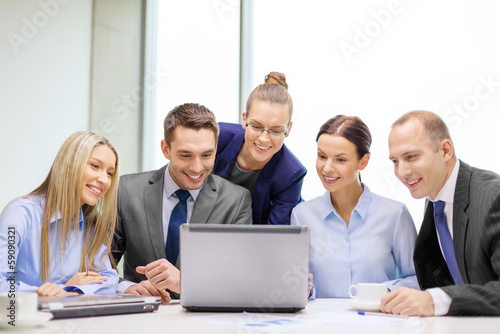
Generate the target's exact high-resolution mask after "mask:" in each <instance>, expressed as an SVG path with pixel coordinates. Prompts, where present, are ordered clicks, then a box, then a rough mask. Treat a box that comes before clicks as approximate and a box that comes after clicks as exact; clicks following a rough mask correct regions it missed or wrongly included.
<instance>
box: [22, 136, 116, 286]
mask: <svg viewBox="0 0 500 334" xmlns="http://www.w3.org/2000/svg"><path fill="white" fill-rule="evenodd" d="M100 145H105V146H107V147H109V148H110V149H111V151H113V153H114V155H115V158H116V163H115V172H114V173H113V176H112V177H111V186H110V188H109V190H108V191H107V192H106V193H105V194H104V195H103V196H102V197H101V198H99V200H98V201H97V204H96V205H95V206H89V205H87V204H84V205H83V206H82V210H83V215H84V219H85V221H86V228H85V231H83V233H85V237H84V240H85V242H84V245H83V249H82V254H81V257H80V271H84V270H85V256H86V255H88V263H89V270H95V269H96V268H95V266H94V259H95V257H96V256H97V254H98V252H99V250H100V249H101V247H102V245H103V244H104V245H106V247H107V254H106V255H107V256H108V258H109V259H110V261H111V263H112V265H113V267H115V268H116V264H115V262H114V260H113V258H112V257H111V256H110V250H111V241H112V239H113V233H114V229H115V221H116V200H117V189H118V152H117V151H116V149H115V147H114V146H113V145H112V144H111V143H110V142H109V141H108V140H107V139H106V138H104V137H103V136H100V135H98V134H95V133H93V132H90V131H81V132H77V133H74V134H73V135H71V136H70V137H69V138H68V139H66V141H65V142H64V144H63V145H62V146H61V148H60V149H59V152H58V153H57V156H56V158H55V159H54V162H53V163H52V167H51V168H50V171H49V174H48V175H47V178H46V179H45V181H43V183H42V184H41V185H40V186H39V187H38V188H36V189H35V190H33V191H32V192H31V193H30V194H29V195H28V196H36V197H42V198H45V208H44V212H43V218H42V233H41V239H42V240H41V269H40V281H42V282H46V281H48V280H49V279H50V247H56V245H49V230H50V221H51V219H52V217H54V216H55V215H57V216H56V217H55V218H56V231H57V229H58V226H57V225H58V224H60V233H59V236H56V244H59V249H60V253H59V256H61V257H64V255H65V253H66V247H68V246H69V239H70V233H71V229H74V230H75V231H76V233H79V232H80V224H79V221H80V203H81V202H80V196H81V192H82V189H81V188H82V185H81V180H82V177H83V171H84V169H85V167H86V165H87V163H88V160H89V158H90V155H91V153H92V150H93V149H94V148H95V147H97V146H100ZM58 220H60V222H58ZM100 260H101V262H102V264H103V265H104V256H103V257H102V258H101V259H100Z"/></svg>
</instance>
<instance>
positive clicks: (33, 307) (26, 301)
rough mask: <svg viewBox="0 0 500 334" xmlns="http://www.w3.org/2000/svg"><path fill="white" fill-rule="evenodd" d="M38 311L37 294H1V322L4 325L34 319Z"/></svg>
mask: <svg viewBox="0 0 500 334" xmlns="http://www.w3.org/2000/svg"><path fill="white" fill-rule="evenodd" d="M37 311H38V295H37V294H36V292H8V293H2V294H0V322H1V324H2V325H4V326H7V325H9V324H11V325H12V324H16V323H17V322H18V321H22V320H26V319H33V318H34V317H36V315H37Z"/></svg>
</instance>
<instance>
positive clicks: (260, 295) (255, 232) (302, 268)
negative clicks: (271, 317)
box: [180, 224, 309, 312]
mask: <svg viewBox="0 0 500 334" xmlns="http://www.w3.org/2000/svg"><path fill="white" fill-rule="evenodd" d="M180 263H181V305H182V306H183V307H185V308H186V309H188V310H192V311H256V312H296V311H298V310H301V309H303V308H304V307H305V306H306V304H307V299H308V295H307V287H308V277H307V274H308V271H309V230H308V228H307V227H306V226H273V225H195V224H184V225H181V227H180Z"/></svg>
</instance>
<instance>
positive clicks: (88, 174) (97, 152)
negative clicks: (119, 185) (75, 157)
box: [80, 145, 116, 206]
mask: <svg viewBox="0 0 500 334" xmlns="http://www.w3.org/2000/svg"><path fill="white" fill-rule="evenodd" d="M115 168H116V156H115V154H114V153H113V151H112V150H111V149H110V148H109V147H107V146H106V145H99V146H96V147H94V149H93V150H92V153H91V154H90V157H89V160H88V162H87V165H85V168H84V169H83V177H82V185H81V189H82V190H81V191H82V192H81V195H80V205H83V204H87V205H90V206H94V205H96V204H97V201H98V200H99V198H101V197H102V196H103V195H104V194H105V193H106V192H107V191H108V189H109V188H110V187H111V179H112V176H113V173H114V172H115Z"/></svg>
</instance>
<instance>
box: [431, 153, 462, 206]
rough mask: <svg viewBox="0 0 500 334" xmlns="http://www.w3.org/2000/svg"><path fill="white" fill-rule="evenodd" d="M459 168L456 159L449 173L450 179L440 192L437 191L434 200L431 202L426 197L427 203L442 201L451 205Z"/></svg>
mask: <svg viewBox="0 0 500 334" xmlns="http://www.w3.org/2000/svg"><path fill="white" fill-rule="evenodd" d="M459 167H460V162H459V160H458V159H457V160H456V161H455V166H454V167H453V170H452V171H451V174H450V177H449V178H448V180H446V182H445V183H444V186H443V187H442V188H441V190H439V192H438V194H437V195H436V198H435V199H434V200H431V199H430V197H427V199H428V200H429V201H431V202H437V201H443V202H446V203H450V204H453V199H454V198H455V188H456V186H457V179H458V169H459Z"/></svg>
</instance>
